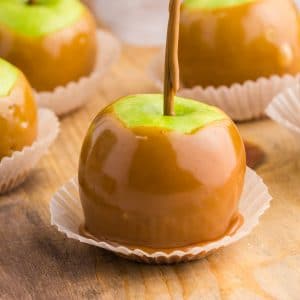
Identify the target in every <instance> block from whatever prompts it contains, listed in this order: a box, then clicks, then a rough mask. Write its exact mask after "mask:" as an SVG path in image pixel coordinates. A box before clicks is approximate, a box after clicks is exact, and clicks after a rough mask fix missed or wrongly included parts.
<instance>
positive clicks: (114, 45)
mask: <svg viewBox="0 0 300 300" xmlns="http://www.w3.org/2000/svg"><path fill="white" fill-rule="evenodd" d="M97 41H98V45H99V46H98V54H97V61H96V66H95V69H94V71H93V72H92V73H91V74H90V75H89V76H87V77H81V78H80V79H79V80H78V81H76V82H74V81H72V82H69V83H68V84H67V85H65V86H58V87H57V88H55V90H54V91H52V92H39V93H38V92H36V98H37V102H38V105H39V107H45V108H49V109H51V110H52V111H54V112H55V113H56V114H57V115H59V116H60V115H64V114H67V113H70V112H72V111H73V110H76V109H78V108H80V107H82V106H83V105H84V104H86V103H87V102H88V101H89V100H90V99H92V98H93V97H94V96H96V95H97V92H98V90H99V87H100V86H101V79H102V78H103V76H104V75H105V74H106V73H107V72H108V71H109V70H110V69H111V67H112V66H113V64H114V63H115V62H116V61H117V60H118V59H119V56H120V53H121V47H120V43H119V42H118V41H117V39H116V38H114V37H113V36H112V35H111V34H110V33H108V32H106V31H101V30H98V32H97Z"/></svg>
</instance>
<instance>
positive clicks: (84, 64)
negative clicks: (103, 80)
mask: <svg viewBox="0 0 300 300" xmlns="http://www.w3.org/2000/svg"><path fill="white" fill-rule="evenodd" d="M96 51H97V44H96V25H95V21H94V19H93V17H92V16H91V15H90V13H89V12H88V11H87V10H84V11H83V14H82V16H81V18H80V19H79V20H78V21H77V22H76V23H74V24H72V26H70V27H68V28H65V29H63V30H60V31H57V32H55V33H52V34H49V35H48V36H45V37H41V38H36V37H35V38H31V37H26V36H20V35H18V34H17V33H15V32H11V31H10V30H9V29H8V28H6V27H3V26H0V56H1V57H3V58H5V59H6V60H8V61H9V62H11V63H12V64H14V65H16V66H17V67H19V69H21V70H22V71H23V72H24V73H25V75H26V76H27V78H28V79H29V81H30V83H31V85H32V86H33V88H35V89H36V90H38V91H50V90H53V89H54V88H55V87H57V86H60V85H65V84H67V83H68V82H70V81H76V80H78V79H79V78H80V77H82V76H85V75H89V74H90V73H91V71H92V70H93V68H94V66H95V61H96Z"/></svg>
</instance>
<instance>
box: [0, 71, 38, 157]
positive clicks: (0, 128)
mask: <svg viewBox="0 0 300 300" xmlns="http://www.w3.org/2000/svg"><path fill="white" fill-rule="evenodd" d="M36 137H37V108H36V104H35V100H34V99H33V95H32V91H31V87H30V86H29V84H28V82H27V80H26V79H25V77H24V76H23V75H22V74H21V73H20V75H19V78H18V79H17V82H16V83H15V85H14V87H13V89H12V90H11V92H10V93H9V95H8V96H5V97H0V160H1V159H2V158H3V157H5V156H11V155H12V153H13V152H14V151H20V150H22V149H23V148H24V147H25V146H29V145H31V144H32V143H33V142H34V140H35V139H36Z"/></svg>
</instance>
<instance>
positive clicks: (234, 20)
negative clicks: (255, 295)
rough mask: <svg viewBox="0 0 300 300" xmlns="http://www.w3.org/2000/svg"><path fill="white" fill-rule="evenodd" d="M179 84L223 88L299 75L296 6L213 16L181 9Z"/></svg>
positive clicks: (282, 2) (237, 9)
mask: <svg viewBox="0 0 300 300" xmlns="http://www.w3.org/2000/svg"><path fill="white" fill-rule="evenodd" d="M179 64H180V73H181V81H182V83H183V85H184V86H186V87H193V86H195V85H201V86H203V87H207V86H221V85H227V86H228V85H231V84H233V83H243V82H245V81H246V80H256V79H258V78H259V77H270V76H271V75H275V74H276V75H284V74H296V73H298V72H299V71H300V23H299V13H298V11H297V9H296V6H295V4H294V2H293V1H292V0H257V1H253V2H250V3H246V4H243V5H238V6H234V7H227V8H222V9H214V10H201V9H190V8H185V7H184V6H183V7H182V10H181V22H180V40H179Z"/></svg>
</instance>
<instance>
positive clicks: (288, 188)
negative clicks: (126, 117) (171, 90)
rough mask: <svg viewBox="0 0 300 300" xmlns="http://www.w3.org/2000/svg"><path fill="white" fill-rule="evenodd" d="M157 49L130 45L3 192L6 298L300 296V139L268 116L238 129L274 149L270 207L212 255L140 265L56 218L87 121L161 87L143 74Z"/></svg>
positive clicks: (0, 232) (263, 170) (0, 213)
mask: <svg viewBox="0 0 300 300" xmlns="http://www.w3.org/2000/svg"><path fill="white" fill-rule="evenodd" d="M155 53H156V50H154V49H148V50H145V49H138V48H133V47H127V46H126V47H124V51H123V56H122V58H121V61H120V63H119V64H118V65H116V66H115V68H114V69H113V71H112V73H111V74H110V75H108V76H106V78H105V79H104V80H103V82H101V88H100V91H99V96H98V97H97V98H96V99H93V100H92V101H91V102H90V103H89V104H88V105H87V106H86V107H85V108H83V109H81V110H79V111H77V112H75V113H73V114H71V115H69V116H67V117H65V118H63V119H62V126H61V127H62V132H61V134H60V136H59V138H58V140H57V141H56V143H55V145H54V146H53V147H52V148H51V150H50V152H49V154H48V155H46V156H45V157H44V158H43V159H42V161H41V162H40V163H39V165H38V166H37V168H36V169H35V170H34V172H33V173H32V174H31V176H30V178H29V179H28V180H27V181H26V183H25V184H23V185H22V186H21V187H19V188H18V189H17V190H15V191H14V192H12V193H11V194H9V195H6V196H3V197H1V198H0V241H1V247H0V298H1V299H229V300H235V299H280V300H281V299H295V300H296V299H300V291H299V288H300V284H299V283H300V275H299V274H300V231H299V226H300V187H299V176H300V139H299V137H298V138H297V137H295V136H293V135H292V134H291V133H290V132H288V131H287V130H285V129H284V128H281V127H280V126H278V125H277V124H275V123H273V122H272V121H270V120H262V121H259V122H252V123H250V122H249V123H245V124H240V125H239V127H240V129H241V132H242V134H243V136H244V137H245V138H247V139H248V140H250V141H252V142H254V143H256V144H258V145H259V146H260V147H261V148H262V149H263V150H264V151H265V152H266V154H267V157H266V160H265V162H264V163H263V164H262V165H261V166H260V167H259V169H258V173H259V174H260V175H261V176H262V177H263V178H264V180H265V182H266V183H267V184H268V186H269V188H270V192H271V194H272V195H273V197H274V200H273V202H272V207H271V208H270V210H269V211H268V212H267V213H266V214H265V215H264V216H263V217H262V219H261V222H260V225H259V226H258V227H257V228H256V229H255V230H254V232H253V233H252V234H251V235H249V236H248V237H247V238H245V239H243V240H242V241H240V242H238V243H237V244H235V245H232V246H230V247H228V248H226V249H223V250H221V251H219V252H217V253H215V254H214V255H211V256H210V257H208V258H207V259H203V260H201V261H197V262H193V263H188V264H179V265H175V266H148V265H142V264H137V263H133V262H128V261H126V260H124V259H121V258H118V257H116V256H114V255H112V254H110V253H108V252H106V251H103V250H101V249H97V248H94V247H91V246H87V245H83V244H80V243H78V242H76V241H72V240H69V239H67V238H66V237H65V236H63V235H62V234H60V233H58V232H57V231H56V229H55V228H53V227H51V226H50V220H49V218H50V217H49V208H48V204H49V200H50V198H51V195H52V194H53V193H54V192H55V191H56V190H57V189H58V188H59V186H60V185H62V184H63V183H64V182H66V181H67V180H68V179H69V178H70V177H72V176H74V174H75V173H76V169H77V165H78V157H79V151H80V146H81V142H82V139H83V136H84V134H85V132H86V129H87V126H88V124H89V123H90V121H91V120H92V118H93V117H94V116H95V114H96V113H97V111H98V110H99V109H100V108H101V107H103V106H104V105H105V104H106V103H108V102H110V101H112V100H113V99H115V98H117V97H120V96H123V95H127V94H131V93H137V92H153V91H155V89H154V87H153V85H152V83H151V82H150V81H149V80H148V79H147V75H146V72H145V70H146V68H147V65H148V63H149V60H150V58H151V57H152V56H153V55H154V54H155Z"/></svg>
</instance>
